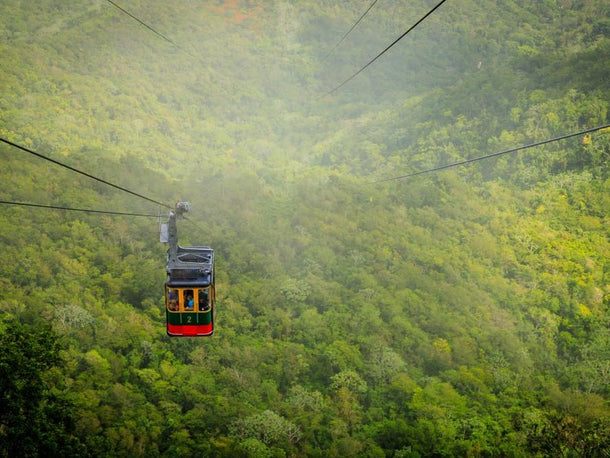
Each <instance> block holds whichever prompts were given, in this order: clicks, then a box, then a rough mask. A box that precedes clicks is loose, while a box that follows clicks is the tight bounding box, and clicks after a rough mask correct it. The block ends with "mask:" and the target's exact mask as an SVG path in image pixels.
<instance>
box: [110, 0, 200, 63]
mask: <svg viewBox="0 0 610 458" xmlns="http://www.w3.org/2000/svg"><path fill="white" fill-rule="evenodd" d="M106 1H107V2H108V3H110V4H111V5H112V6H114V7H115V8H116V9H118V10H119V11H121V12H122V13H124V14H126V15H127V16H129V17H130V18H132V19H133V20H134V21H136V22H138V23H139V24H140V25H142V26H144V27H146V28H147V29H148V30H150V31H151V32H153V33H154V34H155V35H157V36H158V37H161V38H162V39H163V40H165V41H167V42H168V43H170V44H172V45H173V46H175V47H176V48H177V49H179V50H180V51H182V52H184V53H186V54H188V55H189V56H191V57H193V58H197V57H196V56H194V55H193V54H191V53H190V52H188V51H187V50H185V49H184V48H182V47H181V46H179V45H178V43H176V42H175V41H174V40H172V39H170V38H168V37H167V36H165V35H163V34H162V33H161V32H159V31H157V30H156V29H154V28H153V27H151V26H150V25H148V24H147V23H146V22H144V21H142V20H141V19H139V18H138V17H137V16H135V15H133V14H132V13H130V12H129V11H127V10H126V9H125V8H122V7H121V6H120V5H119V4H117V3H116V2H113V1H112V0H106Z"/></svg>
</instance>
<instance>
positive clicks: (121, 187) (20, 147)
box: [0, 137, 173, 209]
mask: <svg viewBox="0 0 610 458" xmlns="http://www.w3.org/2000/svg"><path fill="white" fill-rule="evenodd" d="M0 142H3V143H6V144H7V145H10V146H13V147H15V148H18V149H20V150H21V151H25V152H26V153H29V154H32V155H34V156H36V157H39V158H41V159H44V160H45V161H49V162H52V163H53V164H56V165H59V166H61V167H64V168H66V169H68V170H71V171H72V172H76V173H79V174H81V175H84V176H86V177H87V178H91V179H93V180H95V181H99V182H100V183H104V184H105V185H108V186H111V187H113V188H115V189H118V190H119V191H123V192H126V193H128V194H131V195H133V196H136V197H139V198H141V199H144V200H147V201H149V202H152V203H154V204H157V205H161V206H162V207H165V208H169V209H171V208H173V207H171V206H170V205H167V204H164V203H163V202H159V201H158V200H154V199H151V198H149V197H146V196H144V195H142V194H139V193H137V192H134V191H131V190H129V189H127V188H124V187H123V186H119V185H116V184H114V183H111V182H109V181H106V180H104V179H102V178H98V177H96V176H94V175H91V174H90V173H87V172H83V171H82V170H78V169H76V168H74V167H71V166H69V165H67V164H64V163H62V162H59V161H57V160H55V159H51V158H50V157H47V156H44V155H42V154H40V153H37V152H35V151H32V150H31V149H29V148H26V147H25V146H21V145H18V144H17V143H13V142H11V141H10V140H7V139H5V138H2V137H0Z"/></svg>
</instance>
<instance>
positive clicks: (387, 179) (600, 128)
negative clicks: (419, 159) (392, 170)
mask: <svg viewBox="0 0 610 458" xmlns="http://www.w3.org/2000/svg"><path fill="white" fill-rule="evenodd" d="M607 128H610V124H605V125H603V126H597V127H592V128H590V129H586V130H581V131H579V132H573V133H571V134H566V135H560V136H559V137H553V138H549V139H548V140H542V141H539V142H535V143H530V144H528V145H523V146H518V147H516V148H511V149H508V150H504V151H499V152H497V153H492V154H486V155H485V156H479V157H475V158H472V159H466V160H463V161H459V162H453V163H452V164H445V165H441V166H438V167H433V168H430V169H426V170H420V171H419V172H413V173H408V174H406V175H400V176H396V177H391V178H384V179H381V180H375V183H383V182H385V181H394V180H402V179H404V178H410V177H414V176H417V175H423V174H425V173H431V172H437V171H439V170H445V169H450V168H453V167H458V166H460V165H466V164H470V163H472V162H477V161H482V160H483V159H489V158H491V157H497V156H502V155H504V154H510V153H515V152H517V151H521V150H524V149H528V148H534V147H536V146H541V145H546V144H547V143H552V142H556V141H559V140H565V139H566V138H571V137H577V136H579V135H585V134H589V133H591V132H596V131H598V130H602V129H607Z"/></svg>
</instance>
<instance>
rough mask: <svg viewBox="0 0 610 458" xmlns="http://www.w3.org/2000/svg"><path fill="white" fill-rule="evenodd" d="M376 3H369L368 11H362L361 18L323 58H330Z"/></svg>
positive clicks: (375, 1)
mask: <svg viewBox="0 0 610 458" xmlns="http://www.w3.org/2000/svg"><path fill="white" fill-rule="evenodd" d="M375 3H377V0H373V3H371V4H370V5H369V7H368V8H367V9H366V11H365V12H364V13H362V16H360V18H359V19H358V20H357V21H356V22H355V23H354V25H352V27H351V28H350V29H349V30H348V31H347V32H345V34H344V35H343V36H342V37H341V39H340V40H339V41H338V42H337V44H335V46H333V48H332V49H331V50H330V51H328V54H326V56H324V59H323V60H326V59H328V56H330V55H331V54H332V53H333V51H334V50H335V49H337V47H338V46H339V45H340V44H341V43H343V40H345V39H346V38H347V36H348V35H349V34H350V33H352V30H354V29H355V28H356V26H357V25H358V24H360V21H362V19H364V16H366V15H367V14H368V13H369V11H370V10H371V8H373V6H375Z"/></svg>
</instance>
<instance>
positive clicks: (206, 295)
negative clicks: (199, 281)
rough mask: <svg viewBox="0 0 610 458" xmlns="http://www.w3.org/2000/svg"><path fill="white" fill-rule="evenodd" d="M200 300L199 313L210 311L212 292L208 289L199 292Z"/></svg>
mask: <svg viewBox="0 0 610 458" xmlns="http://www.w3.org/2000/svg"><path fill="white" fill-rule="evenodd" d="M197 295H198V298H199V311H200V312H207V311H208V310H210V291H209V290H207V289H200V290H199V291H198V292H197Z"/></svg>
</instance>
